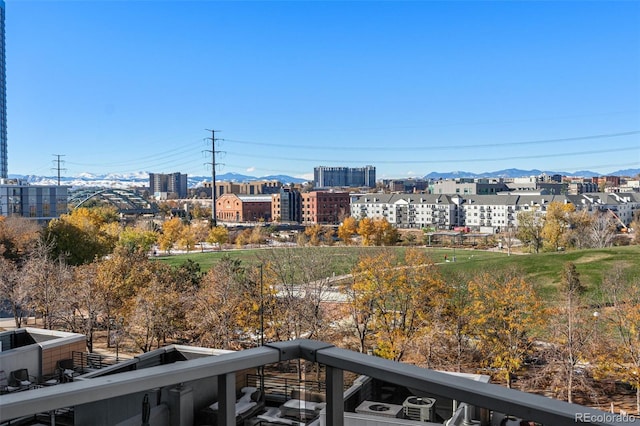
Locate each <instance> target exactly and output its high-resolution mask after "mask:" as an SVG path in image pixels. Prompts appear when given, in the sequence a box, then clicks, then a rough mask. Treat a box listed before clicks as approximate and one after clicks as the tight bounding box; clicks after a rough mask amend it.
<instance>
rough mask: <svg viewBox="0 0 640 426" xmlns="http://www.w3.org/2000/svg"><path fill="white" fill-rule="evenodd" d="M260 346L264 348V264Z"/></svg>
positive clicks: (261, 291) (261, 290)
mask: <svg viewBox="0 0 640 426" xmlns="http://www.w3.org/2000/svg"><path fill="white" fill-rule="evenodd" d="M260 346H264V285H263V282H262V264H260Z"/></svg>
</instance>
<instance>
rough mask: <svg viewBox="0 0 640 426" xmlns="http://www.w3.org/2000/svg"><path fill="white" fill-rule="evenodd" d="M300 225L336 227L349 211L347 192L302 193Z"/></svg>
mask: <svg viewBox="0 0 640 426" xmlns="http://www.w3.org/2000/svg"><path fill="white" fill-rule="evenodd" d="M301 195H302V223H303V224H309V223H318V224H326V225H337V224H338V223H340V220H342V219H343V218H344V217H345V216H348V215H349V214H350V211H351V207H350V198H349V193H348V192H325V191H314V192H305V193H302V194H301Z"/></svg>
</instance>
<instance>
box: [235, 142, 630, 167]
mask: <svg viewBox="0 0 640 426" xmlns="http://www.w3.org/2000/svg"><path fill="white" fill-rule="evenodd" d="M625 151H638V147H637V146H634V147H627V148H615V149H602V150H593V151H572V152H565V153H554V154H538V155H522V156H510V157H496V156H492V157H489V158H473V159H471V160H469V161H473V162H496V161H505V160H526V159H531V158H555V157H569V156H573V157H575V156H581V155H591V154H603V153H612V152H625ZM230 154H235V155H239V156H242V157H251V158H261V159H272V160H276V159H277V160H284V161H298V162H310V163H319V162H320V163H334V164H335V163H343V164H344V163H356V162H357V163H366V164H439V163H461V162H464V161H463V160H462V159H461V158H454V159H442V158H438V159H434V160H372V159H364V158H358V159H342V158H325V159H319V158H301V157H274V156H265V155H253V154H247V153H244V152H243V153H239V152H230Z"/></svg>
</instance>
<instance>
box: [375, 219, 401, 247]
mask: <svg viewBox="0 0 640 426" xmlns="http://www.w3.org/2000/svg"><path fill="white" fill-rule="evenodd" d="M373 224H374V244H375V245H376V246H382V245H385V246H392V245H395V243H396V242H397V241H398V238H399V234H398V230H397V229H396V228H394V227H393V226H392V225H391V224H390V223H389V221H387V219H385V218H382V219H376V220H374V222H373Z"/></svg>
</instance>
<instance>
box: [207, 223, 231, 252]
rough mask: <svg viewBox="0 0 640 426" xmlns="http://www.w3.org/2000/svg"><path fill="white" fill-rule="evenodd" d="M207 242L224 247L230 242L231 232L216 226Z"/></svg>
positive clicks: (210, 232)
mask: <svg viewBox="0 0 640 426" xmlns="http://www.w3.org/2000/svg"><path fill="white" fill-rule="evenodd" d="M207 242H209V243H212V244H216V245H217V246H218V247H222V245H223V244H226V243H228V242H229V230H228V229H227V228H225V227H224V226H215V227H213V228H211V230H210V231H209V235H208V236H207Z"/></svg>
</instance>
